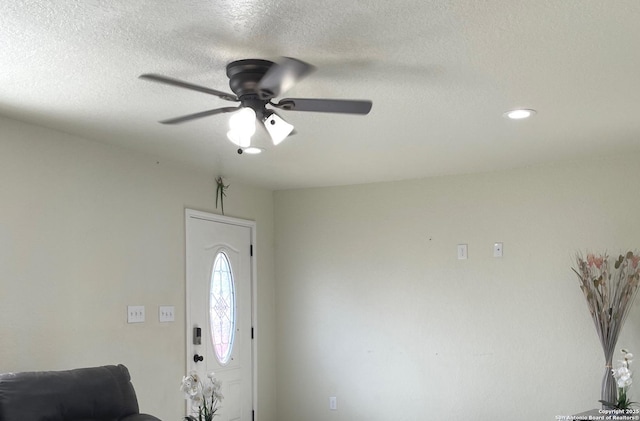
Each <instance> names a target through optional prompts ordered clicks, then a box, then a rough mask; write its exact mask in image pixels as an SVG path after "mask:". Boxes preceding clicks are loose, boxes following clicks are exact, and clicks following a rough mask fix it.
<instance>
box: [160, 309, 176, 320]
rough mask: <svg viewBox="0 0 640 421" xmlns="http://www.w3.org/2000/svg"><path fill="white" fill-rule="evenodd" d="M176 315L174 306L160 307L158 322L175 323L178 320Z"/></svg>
mask: <svg viewBox="0 0 640 421" xmlns="http://www.w3.org/2000/svg"><path fill="white" fill-rule="evenodd" d="M175 313H176V309H175V307H174V306H160V307H158V320H159V321H160V323H166V322H173V321H175V320H176V317H175Z"/></svg>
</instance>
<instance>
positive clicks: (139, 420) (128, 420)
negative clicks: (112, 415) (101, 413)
mask: <svg viewBox="0 0 640 421" xmlns="http://www.w3.org/2000/svg"><path fill="white" fill-rule="evenodd" d="M120 421H161V420H160V418H156V417H154V416H153V415H149V414H133V415H128V416H126V417H124V418H122V419H120Z"/></svg>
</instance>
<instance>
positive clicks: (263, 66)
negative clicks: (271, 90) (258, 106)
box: [227, 59, 273, 100]
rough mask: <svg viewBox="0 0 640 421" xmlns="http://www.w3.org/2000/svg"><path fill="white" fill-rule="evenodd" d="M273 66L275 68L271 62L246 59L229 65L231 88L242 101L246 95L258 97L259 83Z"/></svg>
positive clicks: (228, 72) (228, 73)
mask: <svg viewBox="0 0 640 421" xmlns="http://www.w3.org/2000/svg"><path fill="white" fill-rule="evenodd" d="M271 66H273V62H272V61H269V60H261V59H245V60H237V61H232V62H231V63H229V64H228V65H227V76H228V77H229V87H230V88H231V90H232V91H233V93H235V94H236V95H237V96H238V98H240V99H242V97H243V96H245V95H256V96H257V95H258V88H257V87H258V83H259V82H260V80H261V79H262V77H263V76H264V75H265V74H266V73H267V71H268V70H269V69H270V68H271ZM263 94H264V93H263ZM272 97H273V95H272V96H271V98H272ZM263 98H264V95H263ZM266 99H267V100H268V99H270V98H266Z"/></svg>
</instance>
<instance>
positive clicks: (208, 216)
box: [184, 208, 258, 420]
mask: <svg viewBox="0 0 640 421" xmlns="http://www.w3.org/2000/svg"><path fill="white" fill-rule="evenodd" d="M184 213H185V218H184V230H185V261H184V278H185V283H184V284H185V309H184V312H185V321H186V324H185V340H184V343H185V344H188V341H189V335H190V329H191V314H190V312H189V309H188V305H189V303H190V302H191V301H190V298H191V297H190V295H189V291H190V288H189V279H188V278H187V259H186V256H188V253H189V241H188V240H187V232H188V230H187V224H188V223H189V219H191V218H194V219H203V220H205V221H212V222H220V223H224V224H230V225H239V226H241V227H247V228H249V229H250V231H251V248H252V251H253V254H252V255H251V259H250V266H251V329H252V335H251V390H252V395H253V396H252V397H251V406H252V409H253V411H254V419H255V420H257V419H258V413H257V402H258V356H257V352H256V350H257V349H258V346H257V345H258V336H257V334H254V332H257V331H258V326H257V320H256V314H257V308H256V305H257V298H258V297H257V284H258V282H257V280H258V278H257V273H258V270H257V259H256V255H257V250H256V249H257V247H255V245H256V222H255V221H250V220H248V219H240V218H234V217H230V216H224V215H217V214H214V213H208V212H202V211H198V210H194V209H189V208H185V211H184ZM188 346H189V345H186V347H185V358H184V364H185V375H187V374H189V369H190V366H189V364H190V361H189V352H188V351H189V349H188Z"/></svg>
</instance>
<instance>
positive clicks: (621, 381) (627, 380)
mask: <svg viewBox="0 0 640 421" xmlns="http://www.w3.org/2000/svg"><path fill="white" fill-rule="evenodd" d="M611 371H612V372H613V377H614V378H615V379H616V383H617V384H618V387H620V388H624V387H629V386H631V383H632V380H631V371H630V370H629V369H628V368H627V367H625V366H622V367H618V368H616V369H613V370H611Z"/></svg>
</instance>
